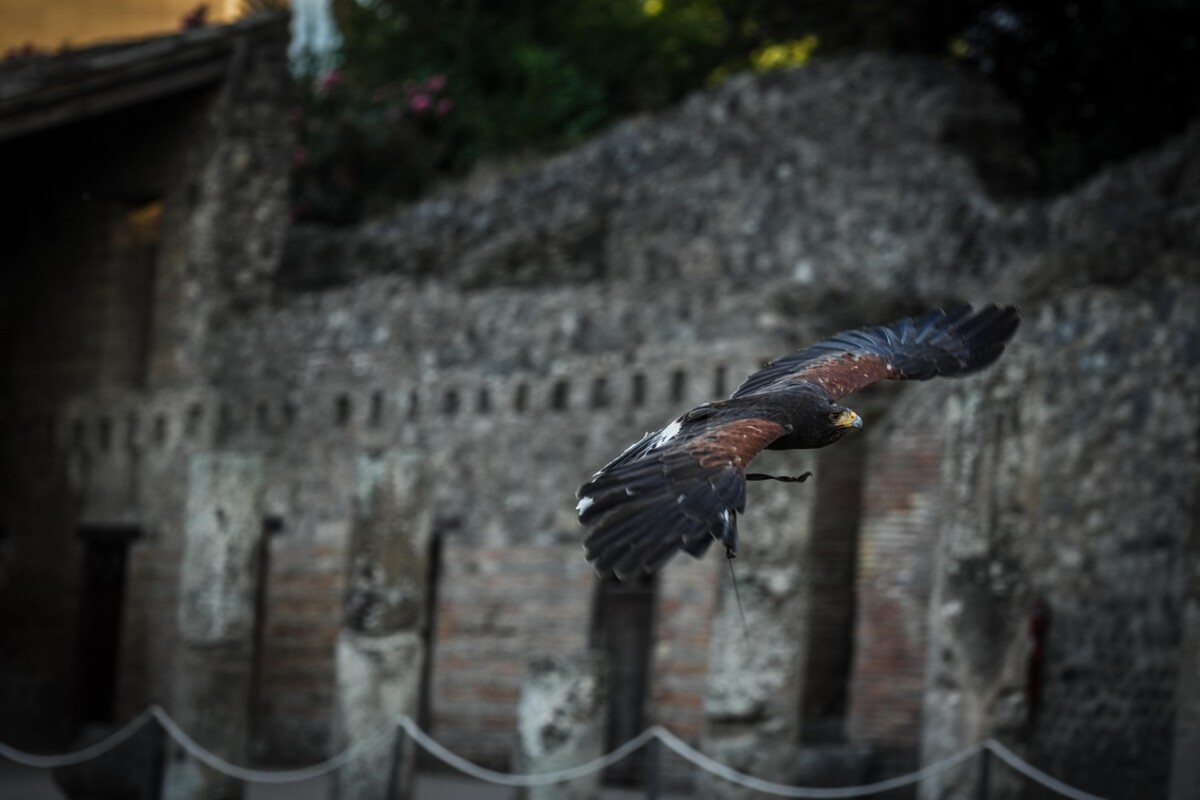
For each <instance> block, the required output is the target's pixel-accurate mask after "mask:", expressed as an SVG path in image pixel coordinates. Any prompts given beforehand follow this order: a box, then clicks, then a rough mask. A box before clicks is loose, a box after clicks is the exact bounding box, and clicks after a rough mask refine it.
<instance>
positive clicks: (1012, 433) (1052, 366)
mask: <svg viewBox="0 0 1200 800" xmlns="http://www.w3.org/2000/svg"><path fill="white" fill-rule="evenodd" d="M1198 133H1200V131H1198V130H1197V129H1193V130H1192V131H1191V132H1190V133H1189V134H1188V135H1186V136H1184V137H1181V139H1180V140H1178V141H1177V142H1175V143H1173V145H1172V146H1171V147H1170V148H1166V149H1164V150H1163V151H1162V152H1160V153H1159V154H1155V155H1153V156H1150V157H1147V158H1145V159H1143V160H1142V161H1141V162H1140V163H1135V164H1132V165H1129V166H1127V167H1122V168H1121V169H1118V170H1114V171H1112V172H1111V173H1109V174H1107V175H1105V176H1103V177H1102V178H1101V179H1099V180H1097V181H1095V182H1094V183H1093V184H1092V185H1090V186H1088V187H1085V189H1084V190H1082V191H1081V192H1080V193H1079V194H1078V195H1076V196H1075V197H1072V198H1068V199H1065V200H1063V201H1062V202H1060V203H1059V204H1058V206H1057V207H1056V208H1054V209H1053V212H1052V220H1053V223H1054V224H1053V228H1052V236H1053V241H1054V242H1055V244H1056V245H1057V246H1056V247H1052V248H1050V249H1048V251H1047V252H1046V253H1045V254H1044V255H1043V256H1041V257H1040V258H1039V259H1037V260H1036V261H1035V262H1034V263H1031V264H1028V265H1025V270H1027V271H1026V272H1025V274H1024V275H1022V276H1021V277H1026V278H1027V280H1026V281H1024V282H1023V284H1022V285H1021V288H1020V290H1019V291H1021V292H1023V293H1025V297H1026V306H1025V308H1026V312H1025V316H1026V323H1025V325H1024V326H1023V328H1022V331H1021V334H1020V338H1019V341H1018V342H1017V344H1016V345H1015V346H1014V347H1013V352H1012V353H1011V357H1009V358H1006V359H1005V360H1004V361H1003V362H1002V363H1001V364H1000V366H999V367H998V368H997V369H995V370H993V371H991V372H990V373H988V374H987V375H986V376H985V377H984V378H982V379H981V380H980V381H978V382H976V383H975V384H973V385H971V386H964V387H962V388H958V387H954V386H949V387H943V388H942V390H941V391H942V392H943V393H944V394H945V395H946V396H947V401H946V403H945V404H943V405H942V406H941V408H942V410H943V414H944V417H945V420H946V422H947V429H948V433H949V435H948V437H947V440H946V449H945V451H944V455H943V459H944V461H943V463H944V470H943V472H942V475H941V479H940V482H939V483H940V491H941V492H942V493H943V504H942V510H941V512H940V514H939V515H938V516H939V518H938V521H937V522H938V528H939V531H940V539H941V541H940V546H939V564H938V569H937V574H936V579H935V587H934V604H933V608H932V614H931V625H932V644H931V647H930V659H931V660H930V663H929V665H928V667H927V669H928V672H927V694H926V705H925V729H924V754H925V757H926V758H930V759H932V758H937V757H940V756H942V755H946V754H948V753H950V752H952V751H954V750H957V749H958V748H960V747H961V745H962V743H963V742H965V741H974V740H977V739H979V738H980V737H983V736H987V735H997V736H1000V737H1002V738H1004V739H1005V740H1006V741H1008V742H1011V743H1014V744H1016V745H1017V746H1018V748H1020V749H1021V750H1023V751H1024V753H1025V755H1026V756H1027V757H1029V758H1030V759H1031V760H1033V761H1034V762H1035V763H1037V764H1039V765H1040V766H1042V767H1043V768H1045V769H1047V770H1048V771H1050V772H1051V773H1052V774H1054V775H1056V776H1058V777H1060V778H1062V779H1063V780H1066V781H1068V782H1069V783H1072V784H1074V785H1077V786H1079V787H1081V788H1083V789H1085V790H1087V791H1091V792H1093V793H1098V794H1103V795H1104V796H1106V797H1115V798H1125V797H1128V798H1134V797H1144V796H1147V795H1148V794H1150V795H1165V794H1166V792H1167V789H1168V784H1169V783H1170V781H1171V778H1172V774H1173V773H1176V774H1181V771H1182V770H1185V769H1186V768H1187V767H1186V764H1185V763H1183V762H1172V744H1171V742H1172V737H1173V736H1174V735H1175V725H1176V719H1175V716H1176V713H1177V705H1176V704H1177V699H1176V695H1175V692H1176V690H1177V686H1178V685H1179V681H1180V677H1179V670H1180V669H1181V668H1186V667H1185V666H1184V664H1183V663H1182V662H1181V657H1182V654H1183V652H1184V651H1182V650H1181V647H1180V644H1181V641H1183V640H1184V639H1185V638H1187V637H1191V636H1194V632H1190V633H1189V632H1187V631H1185V629H1184V628H1183V625H1184V623H1185V617H1184V614H1183V610H1184V605H1185V600H1186V594H1185V591H1186V585H1187V583H1186V582H1187V576H1188V571H1189V569H1190V567H1189V559H1190V558H1192V557H1194V556H1193V554H1192V552H1191V550H1190V549H1189V548H1190V539H1191V536H1192V531H1193V527H1194V525H1195V518H1196V513H1197V511H1196V495H1195V485H1196V479H1197V464H1198V463H1200V461H1198V459H1197V451H1196V448H1197V440H1198V434H1200V428H1198V425H1200V422H1198V419H1200V407H1198V406H1197V398H1198V397H1200V383H1198V382H1197V379H1196V375H1197V367H1198V366H1200V324H1198V320H1200V272H1198V271H1197V269H1196V261H1195V253H1196V252H1197V245H1198V244H1200V241H1197V238H1196V234H1195V231H1196V230H1197V227H1196V222H1197V208H1198V207H1200V206H1198V205H1197V203H1196V200H1197V198H1198V197H1200V169H1198V168H1197V164H1198V160H1200V146H1198V145H1200V136H1198ZM1017 274H1018V275H1021V271H1018V273H1017ZM1028 279H1032V280H1028ZM956 388H958V390H957V391H955V390H956ZM960 779H961V780H962V781H964V782H962V783H959V784H957V786H958V791H959V792H960V793H961V792H962V791H965V790H966V787H967V786H968V785H969V784H967V783H966V782H965V781H967V780H969V775H960ZM954 786H955V785H954V784H952V783H942V782H937V783H934V784H931V785H930V786H928V787H926V788H927V793H926V796H929V797H937V796H946V793H949V792H952V791H954ZM1193 788H1194V787H1193ZM1022 791H1023V789H1022V787H1021V785H1020V783H1019V782H1018V781H1017V780H1016V779H1014V778H1012V776H1000V777H999V778H998V779H997V785H996V793H997V795H998V796H1001V797H1017V796H1023V795H1022Z"/></svg>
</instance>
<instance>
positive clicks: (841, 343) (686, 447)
mask: <svg viewBox="0 0 1200 800" xmlns="http://www.w3.org/2000/svg"><path fill="white" fill-rule="evenodd" d="M1019 324H1020V317H1019V316H1018V314H1017V309H1016V308H1015V307H1013V306H996V305H989V306H986V307H984V308H981V309H980V310H979V311H976V312H974V313H972V312H971V308H970V306H964V307H962V308H958V309H955V310H953V311H943V310H941V309H934V310H933V311H929V312H927V313H925V314H922V315H921V316H919V317H911V318H906V319H901V320H897V321H895V322H892V323H889V324H887V325H880V326H878V327H874V328H865V329H862V330H853V331H843V332H841V333H838V334H835V335H833V336H831V337H829V338H828V339H825V340H823V341H820V342H817V343H816V344H814V345H811V346H810V347H807V348H805V349H803V350H800V351H798V352H796V353H793V354H791V355H788V356H784V357H782V358H778V359H776V360H774V361H772V362H771V363H769V364H767V365H766V366H765V367H764V368H763V369H761V370H759V371H758V372H756V373H754V374H753V375H751V376H750V377H749V378H747V379H746V381H745V382H744V383H743V384H742V385H741V386H739V387H738V389H737V391H735V392H734V393H733V395H732V396H731V397H730V398H729V399H728V400H722V401H720V402H716V403H705V404H704V405H701V406H699V407H697V408H694V409H692V410H691V411H689V412H687V413H686V414H684V415H683V416H681V417H679V418H678V419H676V420H675V421H673V422H672V423H671V424H670V425H668V426H667V427H665V428H663V429H662V430H660V431H656V432H654V433H648V434H646V435H645V436H644V437H643V438H642V439H641V441H639V442H636V443H635V444H633V445H632V446H630V447H629V448H628V449H627V450H626V451H625V452H624V453H622V454H621V455H619V456H617V458H615V459H613V461H611V462H610V463H609V464H608V465H606V466H605V467H604V468H603V469H601V470H600V471H599V472H597V473H596V474H595V475H593V476H592V479H591V480H590V481H588V482H587V483H585V484H584V485H583V486H581V487H580V488H579V493H578V495H577V496H578V498H579V504H578V505H577V506H576V511H577V512H578V515H579V521H580V523H581V524H582V525H583V526H584V527H585V528H586V534H585V537H584V548H585V550H586V551H587V559H588V561H589V562H591V564H592V565H593V566H594V567H595V569H596V571H597V572H598V573H599V574H600V575H602V576H616V577H618V578H621V579H624V578H627V577H630V576H633V575H637V574H641V573H652V572H655V571H657V570H658V569H660V568H661V567H662V566H663V565H664V564H665V563H666V562H667V561H669V560H670V559H671V557H673V556H674V555H675V554H676V553H678V552H679V551H680V550H682V551H684V552H685V553H688V554H689V555H692V556H695V557H699V556H701V555H703V554H704V552H705V551H706V550H707V549H708V548H709V546H710V545H711V544H712V543H713V542H714V541H719V542H721V544H723V545H724V546H725V549H726V554H727V555H729V556H731V557H732V556H733V554H734V553H735V552H736V550H737V517H738V514H741V513H742V512H744V511H745V509H746V465H747V464H748V463H749V462H750V461H751V459H753V458H754V457H755V456H756V455H758V454H759V453H760V452H762V451H763V450H765V449H770V450H794V449H805V448H816V447H825V446H826V445H830V444H833V443H834V442H836V441H837V440H838V439H840V438H842V436H844V435H845V434H846V433H847V432H848V431H850V430H853V429H856V428H861V427H862V419H861V418H860V417H859V416H858V415H857V414H855V413H854V412H853V411H851V410H850V409H848V408H846V407H844V406H842V405H839V404H838V402H837V401H838V400H840V399H841V398H843V397H845V396H846V395H848V394H850V393H851V392H854V391H856V390H858V389H861V388H863V387H864V386H868V385H870V384H872V383H875V382H876V381H880V380H918V381H923V380H928V379H929V378H933V377H936V376H939V375H941V376H948V377H954V376H961V375H969V374H971V373H973V372H976V371H978V370H981V369H983V368H984V367H986V366H988V365H989V364H991V363H992V362H994V361H995V360H996V359H997V358H999V357H1000V354H1001V353H1002V352H1004V347H1005V345H1006V344H1007V343H1008V341H1009V339H1011V338H1012V335H1013V333H1014V332H1015V331H1016V329H1017V326H1018V325H1019ZM752 477H753V476H752Z"/></svg>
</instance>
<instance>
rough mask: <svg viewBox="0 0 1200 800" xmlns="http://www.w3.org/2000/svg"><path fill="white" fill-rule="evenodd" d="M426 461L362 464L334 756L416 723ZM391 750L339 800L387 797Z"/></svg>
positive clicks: (384, 459)
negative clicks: (400, 724) (406, 722)
mask: <svg viewBox="0 0 1200 800" xmlns="http://www.w3.org/2000/svg"><path fill="white" fill-rule="evenodd" d="M422 464H423V459H422V458H421V457H420V456H418V455H416V454H412V453H402V452H398V451H388V452H386V453H384V454H383V455H380V456H362V457H360V458H359V461H358V464H357V468H356V477H355V512H354V520H353V522H352V525H351V531H350V546H349V549H348V552H347V575H346V605H345V617H344V619H343V622H342V631H341V633H340V634H339V636H338V642H337V679H336V680H337V683H336V687H335V708H334V718H335V725H336V728H335V748H334V749H335V750H337V751H339V752H340V751H341V750H342V749H344V748H346V747H349V746H351V745H352V744H354V743H356V742H360V741H363V740H364V739H369V738H372V737H374V736H376V735H378V733H379V731H381V730H383V729H385V728H387V727H388V726H394V725H395V722H396V720H397V718H398V717H399V716H400V715H401V714H407V715H409V716H410V717H414V718H415V717H416V716H417V708H418V703H419V700H420V694H421V675H422V671H423V665H424V663H425V639H424V631H425V627H426V626H427V624H428V618H429V615H428V609H426V595H427V585H428V578H429V551H430V547H429V545H430V535H431V529H432V524H431V512H430V501H429V491H428V486H427V481H426V479H425V474H424V472H423V468H422ZM414 755H415V751H414V750H413V746H412V742H411V741H410V742H409V743H408V748H407V750H406V752H405V756H404V770H403V771H402V773H401V775H400V793H399V795H398V796H399V797H401V798H405V797H408V796H409V794H410V791H411V786H412V781H411V777H412V765H413V758H414ZM390 764H391V748H390V747H387V746H381V747H378V748H376V749H374V750H373V751H372V752H370V753H367V754H364V755H363V756H362V757H360V758H358V759H356V760H354V761H353V762H351V763H350V764H348V765H347V766H345V767H344V768H342V769H340V770H338V771H337V772H336V773H335V779H334V783H333V789H334V796H335V797H339V798H345V799H346V800H351V799H352V798H359V797H384V796H386V788H387V779H388V774H389V768H390Z"/></svg>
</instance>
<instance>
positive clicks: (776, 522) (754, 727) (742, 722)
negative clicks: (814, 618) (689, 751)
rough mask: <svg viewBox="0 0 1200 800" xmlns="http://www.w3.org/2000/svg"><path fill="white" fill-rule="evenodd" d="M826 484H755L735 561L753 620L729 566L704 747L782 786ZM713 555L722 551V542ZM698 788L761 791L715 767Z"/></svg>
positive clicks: (744, 794) (796, 725) (795, 458)
mask: <svg viewBox="0 0 1200 800" xmlns="http://www.w3.org/2000/svg"><path fill="white" fill-rule="evenodd" d="M813 464H814V457H813V455H812V454H811V453H797V454H792V455H791V456H790V457H788V466H787V468H786V469H783V470H777V471H779V472H788V473H792V474H799V473H800V472H804V471H806V470H809V469H813V470H815V467H814V466H813ZM819 481H820V474H819V472H818V474H817V475H816V477H815V478H813V479H810V480H809V481H808V482H807V483H804V484H799V485H797V484H772V485H770V486H764V487H759V486H754V487H752V488H751V492H752V494H753V495H756V496H752V497H751V502H752V503H753V504H754V510H753V512H752V513H751V516H750V517H748V518H744V519H745V520H746V521H745V522H744V524H743V527H742V542H743V544H742V546H741V547H740V548H739V557H738V558H737V559H735V560H734V562H733V567H734V569H735V570H736V573H737V584H738V589H739V593H740V596H741V606H742V611H744V613H745V626H744V627H743V624H742V614H741V612H739V610H738V602H737V595H735V593H734V587H733V583H732V580H731V578H730V576H729V571H728V569H726V570H725V576H724V579H723V581H722V585H721V590H720V597H719V601H718V607H717V613H716V616H715V617H714V619H713V635H712V640H711V644H710V648H709V677H708V697H707V698H706V700H705V704H704V713H705V718H706V731H705V734H704V737H703V740H702V747H701V749H702V750H703V751H704V752H705V753H707V754H708V755H709V756H711V757H713V758H715V759H716V760H718V761H720V762H722V763H723V764H727V765H729V766H730V767H732V768H734V769H736V770H738V771H740V772H745V773H748V774H750V775H754V776H756V777H759V778H762V779H764V780H771V781H777V782H780V783H789V782H791V780H792V779H793V774H794V772H795V767H796V763H797V757H798V749H797V742H798V740H799V732H800V712H801V708H800V702H801V696H802V690H803V686H804V674H803V673H804V663H805V658H804V642H805V641H806V639H807V631H806V625H807V613H808V580H807V577H806V574H805V565H804V558H803V554H804V552H805V549H806V548H807V546H808V541H809V538H810V535H811V531H812V510H813V506H814V501H815V498H816V496H817V493H818V492H819V483H818V482H819ZM814 484H816V485H814ZM713 556H717V557H720V554H719V551H718V549H717V548H713ZM710 557H712V556H710ZM698 789H699V791H700V794H701V796H703V797H710V798H739V799H740V798H747V799H748V798H750V797H753V796H756V795H755V793H753V792H750V791H749V790H747V789H743V788H741V787H739V786H735V785H733V784H730V783H728V782H726V781H723V780H720V779H717V778H714V777H712V776H711V775H709V774H708V773H701V774H700V775H699V779H698Z"/></svg>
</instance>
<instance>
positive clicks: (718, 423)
mask: <svg viewBox="0 0 1200 800" xmlns="http://www.w3.org/2000/svg"><path fill="white" fill-rule="evenodd" d="M676 424H679V428H678V430H677V431H676V432H675V434H674V435H672V436H671V437H670V438H668V439H661V437H659V436H658V434H647V436H646V437H644V438H643V439H642V441H641V442H639V443H638V445H636V446H635V448H636V449H637V456H636V457H634V458H630V457H629V455H630V453H631V452H632V451H633V450H634V449H635V448H631V450H628V451H626V453H625V454H623V455H622V456H621V457H619V458H618V459H616V460H615V461H613V462H612V463H611V464H609V465H608V466H606V467H605V468H604V469H602V470H601V471H600V472H598V473H597V474H596V475H595V476H594V477H593V478H592V480H590V481H588V482H587V483H585V484H584V485H583V486H582V487H580V489H579V493H578V497H579V505H578V506H577V507H576V508H577V509H579V521H580V522H581V523H582V524H583V525H584V526H585V527H586V529H587V532H586V534H585V536H584V548H585V550H586V551H587V559H588V561H590V562H591V563H592V566H593V567H595V569H596V571H597V572H598V573H600V574H601V575H615V576H616V577H618V578H621V579H624V578H626V577H629V576H630V575H634V574H637V573H640V572H646V573H649V572H654V571H656V570H658V569H660V568H661V567H662V566H663V565H664V564H665V563H666V562H667V561H669V560H670V559H671V557H672V556H674V555H675V553H677V552H678V551H679V550H683V551H684V552H687V553H688V554H690V555H693V556H700V555H703V554H704V552H705V551H707V550H708V548H709V546H710V545H711V544H712V543H713V542H714V541H720V542H721V543H722V544H724V545H725V546H726V547H728V548H729V549H730V551H733V550H736V549H737V515H738V514H739V513H741V512H742V511H744V510H745V507H746V469H745V468H746V464H747V463H749V462H750V460H751V459H753V458H754V457H755V456H756V455H758V453H760V452H761V451H762V450H763V449H764V448H766V446H767V445H769V444H770V443H771V442H773V441H775V439H777V438H779V437H780V436H782V435H783V434H784V433H785V432H786V428H785V426H784V425H783V424H781V423H779V422H777V421H774V420H770V419H763V418H754V417H745V416H735V417H732V418H730V417H728V416H722V415H721V414H720V413H716V412H713V411H711V410H710V411H708V412H706V413H704V414H700V415H697V416H696V417H694V418H692V419H688V417H687V415H685V416H684V417H681V418H680V420H676V422H675V423H672V425H676ZM656 442H659V443H657V444H655V443H656Z"/></svg>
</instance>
